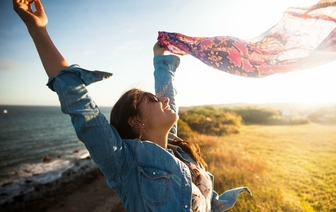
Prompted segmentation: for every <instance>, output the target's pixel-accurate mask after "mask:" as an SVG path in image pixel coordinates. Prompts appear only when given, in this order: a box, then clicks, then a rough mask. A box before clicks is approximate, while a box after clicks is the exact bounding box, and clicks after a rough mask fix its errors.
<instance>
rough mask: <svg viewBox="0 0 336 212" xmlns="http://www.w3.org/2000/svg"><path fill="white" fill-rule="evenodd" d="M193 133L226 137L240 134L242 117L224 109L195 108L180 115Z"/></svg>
mask: <svg viewBox="0 0 336 212" xmlns="http://www.w3.org/2000/svg"><path fill="white" fill-rule="evenodd" d="M180 119H182V120H183V121H184V122H186V123H188V125H189V126H190V128H191V129H192V130H193V131H196V132H198V133H200V134H207V135H219V136H220V135H224V134H229V133H237V132H239V127H240V126H241V125H242V118H241V116H239V115H237V114H236V113H234V112H231V111H225V110H223V109H222V108H214V107H195V108H193V109H190V110H188V111H186V112H184V113H183V114H181V115H180Z"/></svg>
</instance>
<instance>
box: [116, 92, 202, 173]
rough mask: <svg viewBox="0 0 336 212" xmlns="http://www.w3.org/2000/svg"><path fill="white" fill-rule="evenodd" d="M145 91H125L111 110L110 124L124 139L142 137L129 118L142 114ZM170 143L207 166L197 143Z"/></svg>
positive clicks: (175, 141)
mask: <svg viewBox="0 0 336 212" xmlns="http://www.w3.org/2000/svg"><path fill="white" fill-rule="evenodd" d="M144 93H145V91H143V90H140V89H135V88H134V89H131V90H129V91H127V92H125V93H124V94H123V95H122V96H121V97H120V99H119V100H118V101H117V102H116V104H115V105H114V106H113V108H112V110H111V114H110V124H111V125H112V126H113V127H114V128H115V129H116V130H117V131H118V133H119V135H120V137H121V138H122V139H135V138H138V139H140V137H141V136H140V134H139V132H137V131H136V130H134V129H133V128H132V127H131V126H130V125H129V123H128V119H129V118H130V117H135V116H137V115H141V114H140V111H139V110H138V108H137V106H138V103H139V101H140V98H141V96H142V95H143V94H144ZM169 143H171V144H173V145H176V146H179V147H181V148H182V150H183V151H185V152H186V153H188V154H189V155H190V157H191V158H192V159H193V160H194V161H195V162H197V163H199V164H202V165H203V166H204V167H205V168H207V164H206V163H205V161H204V160H203V158H202V156H201V151H200V148H199V146H198V145H197V144H195V143H191V142H188V141H179V140H173V141H169Z"/></svg>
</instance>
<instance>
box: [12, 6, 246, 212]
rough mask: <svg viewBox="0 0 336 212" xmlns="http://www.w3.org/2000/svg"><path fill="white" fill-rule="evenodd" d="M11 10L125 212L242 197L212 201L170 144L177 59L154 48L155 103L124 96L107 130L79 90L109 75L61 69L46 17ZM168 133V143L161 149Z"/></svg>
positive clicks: (182, 149)
mask: <svg viewBox="0 0 336 212" xmlns="http://www.w3.org/2000/svg"><path fill="white" fill-rule="evenodd" d="M32 3H34V4H35V8H36V11H33V10H32ZM13 5H14V9H15V11H16V12H17V13H18V15H19V16H20V17H21V19H22V20H23V22H24V23H25V24H26V26H27V28H28V31H29V33H30V35H31V37H32V39H33V41H34V43H35V46H36V48H37V51H38V53H39V56H40V58H41V61H42V63H43V66H44V68H45V70H46V73H47V75H48V76H49V81H48V86H49V88H50V89H51V90H53V91H55V92H56V93H57V94H58V96H59V100H60V103H61V109H62V111H63V112H64V113H66V114H69V115H70V116H71V120H72V123H73V126H74V128H75V130H76V133H77V136H78V138H79V139H80V140H81V141H82V142H84V144H85V146H86V147H87V149H88V150H89V152H90V155H91V157H92V159H93V160H94V161H95V162H96V163H97V164H98V166H99V168H100V170H101V171H102V172H103V173H104V176H105V178H106V182H107V184H108V185H109V186H110V187H111V188H113V189H114V190H115V191H116V192H117V193H118V195H119V197H120V200H121V202H122V204H123V205H124V207H125V209H126V210H127V211H169V212H171V211H224V210H227V209H228V208H230V207H232V206H233V205H234V204H235V202H236V199H237V196H238V194H239V193H241V192H243V191H248V192H249V190H248V189H247V188H245V187H243V188H236V189H233V190H230V191H227V192H225V193H223V194H222V195H220V196H218V195H217V193H216V192H214V191H213V190H212V187H213V177H212V175H211V174H210V173H208V172H207V171H206V169H205V167H206V164H205V163H204V161H203V160H202V158H201V157H200V156H199V154H198V153H197V148H196V147H195V146H193V145H192V144H190V143H187V142H185V141H183V140H181V139H179V138H177V137H176V122H177V120H178V115H177V111H176V104H175V98H174V97H175V90H174V87H173V80H174V75H175V71H176V69H177V67H178V65H179V61H180V59H179V58H178V57H177V56H174V55H164V49H163V48H161V47H160V46H159V45H158V44H155V46H154V49H153V50H154V68H155V71H154V76H155V89H156V93H157V94H158V96H155V95H153V94H151V93H148V92H145V91H142V90H139V89H131V90H129V91H127V92H126V93H124V94H123V95H122V96H121V98H120V99H119V100H118V101H117V103H116V104H115V106H114V107H113V109H112V111H111V119H110V123H109V122H108V121H107V119H106V118H105V117H104V115H103V114H102V113H100V110H99V108H98V107H97V105H96V104H95V103H94V101H93V100H92V99H91V98H90V96H89V95H88V92H87V89H86V86H88V85H89V84H91V83H93V82H97V81H100V80H102V79H105V78H108V77H110V76H111V74H109V73H106V72H99V71H94V72H92V71H88V70H85V69H82V68H80V67H79V66H78V65H71V66H69V64H68V62H67V61H66V60H65V59H64V58H63V56H62V55H61V54H60V52H59V51H58V50H57V48H56V47H55V46H54V44H53V42H52V40H51V39H50V37H49V35H48V33H47V30H46V25H47V22H48V21H47V16H46V14H45V13H44V9H43V6H42V4H41V2H40V1H39V0H35V1H34V0H33V1H32V0H30V1H25V0H13ZM170 131H171V136H172V137H173V138H175V139H172V140H171V141H170V142H168V140H169V139H168V137H169V132H170ZM174 135H175V136H174Z"/></svg>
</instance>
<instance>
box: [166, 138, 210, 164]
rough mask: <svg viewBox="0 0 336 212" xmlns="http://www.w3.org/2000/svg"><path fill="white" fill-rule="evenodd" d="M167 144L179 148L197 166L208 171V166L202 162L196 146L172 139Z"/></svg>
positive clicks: (188, 142)
mask: <svg viewBox="0 0 336 212" xmlns="http://www.w3.org/2000/svg"><path fill="white" fill-rule="evenodd" d="M169 144H173V145H176V146H179V147H181V149H182V150H183V151H184V152H186V153H187V154H188V155H190V157H191V158H192V159H193V160H194V161H195V162H196V163H198V164H200V165H201V166H203V167H204V168H205V170H208V164H207V163H206V162H205V161H204V159H203V157H202V152H201V148H200V146H199V145H198V144H196V143H194V142H190V141H186V140H179V139H173V140H169Z"/></svg>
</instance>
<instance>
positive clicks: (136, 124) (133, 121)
mask: <svg viewBox="0 0 336 212" xmlns="http://www.w3.org/2000/svg"><path fill="white" fill-rule="evenodd" d="M127 122H128V124H129V125H130V126H131V127H132V128H136V129H143V128H145V124H143V123H142V122H141V121H140V120H139V118H138V117H137V116H135V117H134V116H132V117H129V118H128V120H127Z"/></svg>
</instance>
